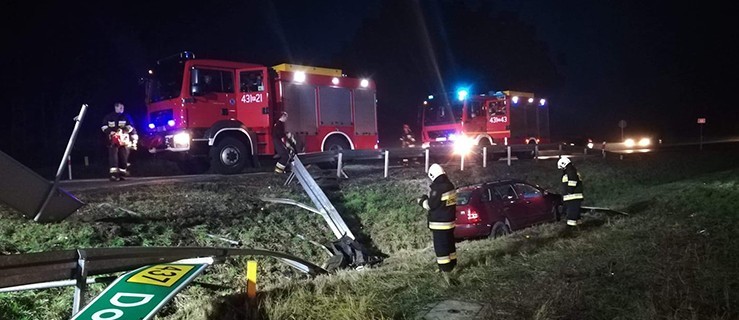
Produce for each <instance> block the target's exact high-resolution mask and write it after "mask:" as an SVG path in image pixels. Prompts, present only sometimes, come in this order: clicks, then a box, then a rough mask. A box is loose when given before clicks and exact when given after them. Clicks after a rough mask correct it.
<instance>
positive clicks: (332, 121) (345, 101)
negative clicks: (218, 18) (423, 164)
mask: <svg viewBox="0 0 739 320" xmlns="http://www.w3.org/2000/svg"><path fill="white" fill-rule="evenodd" d="M145 86H146V100H147V101H146V104H147V120H148V122H147V124H148V126H147V128H146V142H145V145H146V147H147V148H148V149H149V152H151V153H158V154H165V155H166V156H167V157H168V158H170V159H172V160H175V161H176V162H177V164H178V166H179V167H180V169H182V170H183V171H184V172H186V173H191V174H194V173H202V172H205V171H206V170H208V169H209V168H213V171H214V172H217V173H223V174H233V173H238V172H241V171H242V170H243V169H244V167H246V166H258V165H259V158H260V157H259V156H271V155H274V154H275V146H274V145H273V142H272V138H271V133H272V132H271V131H272V128H273V126H274V123H275V121H277V119H278V118H279V117H280V115H281V113H282V112H283V111H284V112H287V113H288V120H287V122H286V123H285V130H286V131H287V132H291V133H292V134H293V135H294V136H295V137H296V140H297V145H298V147H299V149H300V150H299V151H301V152H318V151H327V150H340V149H372V148H376V147H377V141H378V140H377V114H376V110H377V108H376V97H375V83H374V82H373V81H371V80H370V79H359V78H351V77H347V76H346V75H344V74H343V73H342V71H341V70H340V69H329V68H320V67H310V66H301V65H294V64H280V65H277V66H273V67H267V66H263V65H259V64H252V63H243V62H233V61H223V60H210V59H195V56H194V54H192V53H191V52H183V53H180V54H177V55H174V56H171V57H168V58H165V59H161V60H159V61H157V63H156V65H155V66H154V68H152V69H151V70H150V71H149V75H148V77H147V79H146V80H145Z"/></svg>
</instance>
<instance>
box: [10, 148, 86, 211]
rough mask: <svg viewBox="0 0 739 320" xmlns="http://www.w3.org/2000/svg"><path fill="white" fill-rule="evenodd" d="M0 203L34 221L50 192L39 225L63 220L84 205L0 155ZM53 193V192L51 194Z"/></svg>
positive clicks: (18, 163) (26, 168) (15, 162)
mask: <svg viewBox="0 0 739 320" xmlns="http://www.w3.org/2000/svg"><path fill="white" fill-rule="evenodd" d="M0 177H3V178H2V179H0V201H2V202H4V203H6V204H8V206H10V207H12V208H13V209H16V210H18V211H20V212H21V213H22V214H23V216H24V217H26V218H28V219H33V218H34V217H35V216H36V215H37V213H39V211H40V210H41V207H42V204H43V202H44V200H45V198H46V197H47V196H48V195H49V192H53V193H52V194H51V197H50V198H49V202H48V204H47V205H46V207H45V208H43V212H41V215H40V218H39V219H38V220H37V221H38V222H55V221H61V220H64V219H65V218H66V217H68V216H69V215H71V214H72V213H74V212H75V211H77V209H79V208H80V207H82V206H83V205H84V203H83V202H82V201H80V200H79V199H77V198H76V197H74V196H73V195H71V194H69V193H68V192H66V191H64V190H63V189H61V188H52V186H53V185H52V183H50V182H49V181H48V180H46V179H44V178H42V177H41V176H40V175H38V174H37V173H35V172H33V171H32V170H31V169H29V168H28V167H26V166H24V165H23V164H21V163H20V162H18V161H16V160H15V159H13V158H11V157H10V156H9V155H7V154H5V153H4V152H2V151H0ZM53 189H55V190H53Z"/></svg>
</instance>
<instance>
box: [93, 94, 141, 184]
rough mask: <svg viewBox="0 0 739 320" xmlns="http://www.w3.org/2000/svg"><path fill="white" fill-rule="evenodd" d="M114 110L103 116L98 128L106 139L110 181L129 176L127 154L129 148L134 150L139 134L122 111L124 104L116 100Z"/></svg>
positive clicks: (128, 116) (129, 117)
mask: <svg viewBox="0 0 739 320" xmlns="http://www.w3.org/2000/svg"><path fill="white" fill-rule="evenodd" d="M113 108H114V109H115V111H114V112H111V113H109V114H108V115H106V116H105V117H104V118H103V126H102V127H101V128H100V129H102V130H103V132H104V133H105V136H106V138H107V139H108V141H107V143H108V164H109V165H110V170H109V173H110V181H120V180H125V178H124V177H127V176H129V172H128V170H127V169H128V166H129V163H128V156H129V154H130V150H131V149H133V150H136V149H137V145H138V140H139V136H138V134H137V133H136V128H134V127H133V121H132V120H131V116H130V115H128V114H127V113H124V110H125V106H124V105H123V104H122V103H120V102H116V103H115V104H113Z"/></svg>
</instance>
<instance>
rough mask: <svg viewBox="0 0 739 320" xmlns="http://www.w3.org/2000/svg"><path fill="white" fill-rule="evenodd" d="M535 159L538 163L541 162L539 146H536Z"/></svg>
mask: <svg viewBox="0 0 739 320" xmlns="http://www.w3.org/2000/svg"><path fill="white" fill-rule="evenodd" d="M534 159H535V160H536V161H539V145H538V144H536V145H534Z"/></svg>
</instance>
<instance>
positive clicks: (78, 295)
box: [72, 250, 87, 315]
mask: <svg viewBox="0 0 739 320" xmlns="http://www.w3.org/2000/svg"><path fill="white" fill-rule="evenodd" d="M77 256H78V258H77V272H76V274H75V278H76V279H75V280H76V284H75V287H74V300H73V301H72V315H75V314H77V312H79V311H80V307H81V306H82V305H84V304H85V302H84V299H85V290H86V289H87V266H86V261H87V253H85V250H77Z"/></svg>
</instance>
